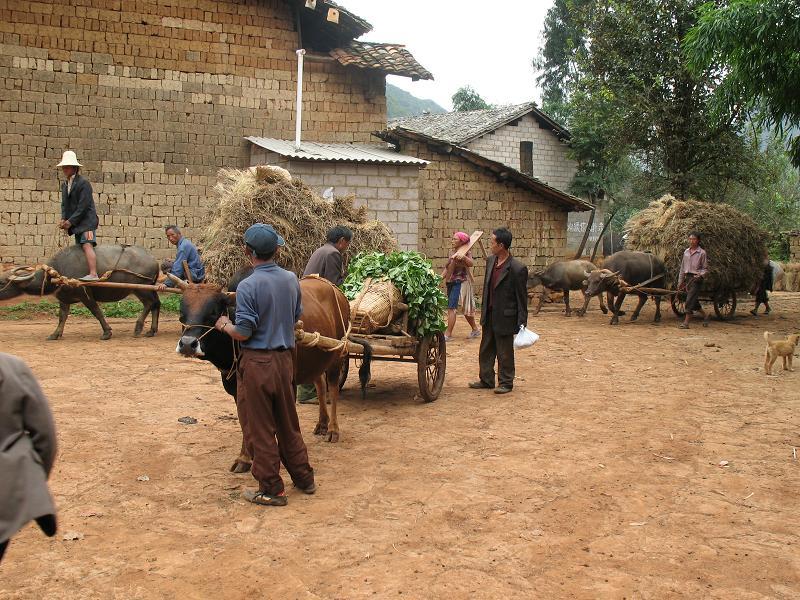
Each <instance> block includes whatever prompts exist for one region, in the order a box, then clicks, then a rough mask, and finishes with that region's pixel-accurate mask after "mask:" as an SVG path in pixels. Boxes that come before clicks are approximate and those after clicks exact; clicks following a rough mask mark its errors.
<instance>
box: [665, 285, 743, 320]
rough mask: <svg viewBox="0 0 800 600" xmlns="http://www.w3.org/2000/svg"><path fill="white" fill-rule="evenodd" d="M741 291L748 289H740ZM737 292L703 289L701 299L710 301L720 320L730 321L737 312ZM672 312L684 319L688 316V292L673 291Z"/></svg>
mask: <svg viewBox="0 0 800 600" xmlns="http://www.w3.org/2000/svg"><path fill="white" fill-rule="evenodd" d="M738 292H739V293H743V292H746V290H738ZM736 293H737V290H729V289H718V290H705V289H704V290H701V291H700V300H701V301H705V302H710V303H711V304H712V306H713V307H714V313H715V314H716V315H717V318H718V319H719V320H720V321H729V320H730V319H732V318H733V316H734V314H735V313H736ZM670 305H671V306H672V312H674V313H675V316H677V317H678V318H680V319H682V318H683V317H685V316H686V292H683V291H679V292H673V294H672V298H671V300H670Z"/></svg>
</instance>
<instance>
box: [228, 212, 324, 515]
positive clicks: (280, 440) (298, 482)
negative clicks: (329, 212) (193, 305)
mask: <svg viewBox="0 0 800 600" xmlns="http://www.w3.org/2000/svg"><path fill="white" fill-rule="evenodd" d="M244 243H245V253H246V254H247V257H248V258H249V259H250V263H251V264H252V265H253V273H252V274H251V275H250V276H248V277H246V278H245V279H243V280H242V281H241V283H239V285H238V287H237V288H236V324H235V325H234V324H233V323H231V321H230V319H228V317H227V316H225V315H223V316H221V317H220V318H219V319H218V320H217V322H216V325H215V327H216V328H217V329H218V330H220V331H222V332H224V333H226V334H227V335H229V336H230V337H232V338H233V339H234V340H237V341H239V342H241V345H242V353H241V356H240V358H239V368H238V371H237V388H236V408H237V410H238V412H239V422H240V423H241V425H242V433H243V434H244V443H245V446H246V448H247V451H248V453H249V454H250V456H251V457H252V459H253V468H252V473H253V477H255V478H256V480H257V481H258V483H259V487H258V491H247V492H245V494H244V497H245V499H246V500H249V501H250V502H253V503H254V504H261V505H264V506H286V504H287V498H286V494H285V492H284V487H283V479H281V476H280V467H281V461H283V464H284V466H285V467H286V470H287V471H289V475H290V476H291V478H292V481H293V482H294V485H295V487H297V488H298V489H299V490H300V491H302V492H303V493H306V494H313V493H314V492H315V491H316V489H317V488H316V485H315V484H314V470H313V469H312V468H311V465H309V464H308V450H307V449H306V444H305V442H304V441H303V434H302V433H301V432H300V422H299V419H298V418H297V410H296V409H295V405H294V403H295V387H294V352H293V350H294V325H295V323H296V322H297V320H298V319H299V318H300V313H301V311H302V307H301V304H300V301H301V297H300V282H299V281H298V280H297V276H296V275H295V274H294V273H291V272H290V271H286V270H284V269H282V268H281V267H279V266H278V265H276V264H275V262H274V260H273V259H274V257H275V252H276V251H277V250H278V247H279V246H283V245H284V241H283V238H282V237H281V236H279V235H278V233H277V232H276V231H275V230H274V229H273V228H272V226H270V225H264V224H263V223H256V224H255V225H252V226H251V227H250V228H248V229H247V231H245V233H244Z"/></svg>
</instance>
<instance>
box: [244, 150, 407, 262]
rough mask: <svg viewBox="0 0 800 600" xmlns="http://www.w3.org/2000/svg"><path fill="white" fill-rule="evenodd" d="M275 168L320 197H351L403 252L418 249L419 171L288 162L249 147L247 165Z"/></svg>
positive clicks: (298, 161)
mask: <svg viewBox="0 0 800 600" xmlns="http://www.w3.org/2000/svg"><path fill="white" fill-rule="evenodd" d="M265 164H269V165H277V166H279V167H283V168H284V169H287V170H288V171H289V172H290V173H291V174H292V177H296V178H297V179H301V180H302V181H303V182H304V183H305V184H306V185H308V186H310V187H312V188H314V189H315V190H317V191H318V192H319V193H320V194H321V193H322V192H323V191H324V190H325V189H327V188H330V187H332V188H334V191H333V193H334V194H335V195H337V196H354V197H355V202H354V204H355V206H366V207H367V214H368V215H369V218H371V219H376V220H378V221H382V222H383V223H384V224H385V225H386V226H387V227H389V229H391V230H392V231H393V232H394V233H395V235H396V237H397V243H398V246H400V248H401V249H403V250H417V249H418V227H419V225H418V224H419V185H418V181H419V173H420V170H419V167H418V166H417V165H388V164H368V163H354V162H349V163H348V162H320V161H308V160H291V159H288V158H287V157H285V156H281V155H279V154H277V153H275V152H270V151H268V150H265V149H264V148H260V147H259V146H256V145H253V146H252V153H251V158H250V165H251V166H255V165H265Z"/></svg>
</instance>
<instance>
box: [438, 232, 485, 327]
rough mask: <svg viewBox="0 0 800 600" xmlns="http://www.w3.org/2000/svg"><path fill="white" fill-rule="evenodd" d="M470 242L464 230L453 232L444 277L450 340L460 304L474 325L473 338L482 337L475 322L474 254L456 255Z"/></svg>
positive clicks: (469, 321)
mask: <svg viewBox="0 0 800 600" xmlns="http://www.w3.org/2000/svg"><path fill="white" fill-rule="evenodd" d="M468 243H469V236H468V235H467V234H466V233H464V232H463V231H457V232H456V233H454V234H453V238H452V240H451V245H452V248H453V252H452V254H450V258H449V259H448V261H447V266H445V268H444V271H442V277H443V278H444V280H445V283H446V284H447V331H446V332H445V334H444V339H445V340H446V341H450V339H452V337H453V328H454V327H455V326H456V310H457V309H458V306H459V304H460V305H461V307H462V310H463V312H464V318H465V319H466V320H467V323H469V325H470V327H472V332H471V333H470V334H469V337H470V338H471V339H474V338H477V337H480V335H481V330H480V329H478V326H477V325H476V324H475V316H474V315H475V293H474V292H473V290H472V273H471V268H472V265H473V264H474V262H473V260H472V254H471V253H470V252H467V253H466V254H465V255H464V258H460V257H457V256H456V253H457V252H458V249H459V248H460V247H461V246H463V245H464V244H468Z"/></svg>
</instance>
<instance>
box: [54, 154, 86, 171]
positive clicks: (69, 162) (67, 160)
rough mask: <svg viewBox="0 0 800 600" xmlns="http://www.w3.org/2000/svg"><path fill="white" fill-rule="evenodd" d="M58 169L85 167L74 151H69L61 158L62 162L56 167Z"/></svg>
mask: <svg viewBox="0 0 800 600" xmlns="http://www.w3.org/2000/svg"><path fill="white" fill-rule="evenodd" d="M56 166H57V167H82V166H83V165H82V164H81V163H79V162H78V157H77V156H75V153H74V152H73V151H72V150H67V151H66V152H64V155H63V156H62V157H61V162H60V163H58V164H57V165H56Z"/></svg>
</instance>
